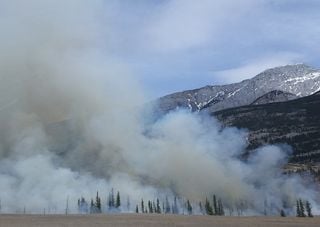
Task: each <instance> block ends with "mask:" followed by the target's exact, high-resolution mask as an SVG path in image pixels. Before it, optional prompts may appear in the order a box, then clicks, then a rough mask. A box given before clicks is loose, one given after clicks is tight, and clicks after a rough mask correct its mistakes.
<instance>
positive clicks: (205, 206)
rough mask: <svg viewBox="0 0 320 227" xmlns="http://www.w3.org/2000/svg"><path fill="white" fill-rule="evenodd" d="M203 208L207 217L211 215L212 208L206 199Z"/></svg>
mask: <svg viewBox="0 0 320 227" xmlns="http://www.w3.org/2000/svg"><path fill="white" fill-rule="evenodd" d="M204 208H205V210H206V214H207V215H213V210H212V206H211V205H210V203H209V200H208V198H206V202H205V204H204Z"/></svg>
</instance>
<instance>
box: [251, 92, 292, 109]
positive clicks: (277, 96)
mask: <svg viewBox="0 0 320 227" xmlns="http://www.w3.org/2000/svg"><path fill="white" fill-rule="evenodd" d="M297 97H298V96H296V95H295V94H292V93H290V92H284V91H279V90H274V91H270V92H268V93H267V94H265V95H263V96H261V97H259V98H257V99H256V100H254V101H253V103H251V105H260V104H267V103H273V102H285V101H289V100H293V99H296V98H297Z"/></svg>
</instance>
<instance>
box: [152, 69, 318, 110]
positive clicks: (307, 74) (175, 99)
mask: <svg viewBox="0 0 320 227" xmlns="http://www.w3.org/2000/svg"><path fill="white" fill-rule="evenodd" d="M275 90H277V91H282V92H284V93H291V94H293V95H295V96H297V97H304V96H308V95H311V94H313V93H315V92H317V91H319V90H320V70H318V69H315V68H312V67H310V66H307V65H305V64H296V65H286V66H280V67H276V68H272V69H267V70H265V71H263V72H262V73H260V74H258V75H256V76H255V77H253V78H252V79H248V80H244V81H241V82H239V83H233V84H228V85H213V86H205V87H202V88H199V89H194V90H188V91H183V92H177V93H174V94H170V95H167V96H164V97H161V98H160V99H158V100H157V105H156V106H157V109H158V110H159V111H160V112H162V113H167V112H170V111H172V110H175V109H177V108H188V109H190V110H191V111H204V110H205V111H208V112H214V111H219V110H223V109H227V108H233V107H238V106H243V105H249V104H251V103H253V102H255V100H257V99H258V98H260V97H262V96H263V95H266V94H267V93H269V92H272V91H275ZM291 98H293V97H292V96H291V97H290V99H291Z"/></svg>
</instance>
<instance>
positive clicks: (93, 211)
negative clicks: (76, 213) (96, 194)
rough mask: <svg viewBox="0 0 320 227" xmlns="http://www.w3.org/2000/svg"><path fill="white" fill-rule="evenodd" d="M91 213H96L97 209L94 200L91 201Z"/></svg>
mask: <svg viewBox="0 0 320 227" xmlns="http://www.w3.org/2000/svg"><path fill="white" fill-rule="evenodd" d="M90 213H91V214H92V213H95V207H94V203H93V199H91V203H90Z"/></svg>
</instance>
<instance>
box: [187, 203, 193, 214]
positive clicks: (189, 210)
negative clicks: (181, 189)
mask: <svg viewBox="0 0 320 227" xmlns="http://www.w3.org/2000/svg"><path fill="white" fill-rule="evenodd" d="M187 211H188V214H189V215H191V214H192V206H191V204H190V201H189V199H188V200H187Z"/></svg>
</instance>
